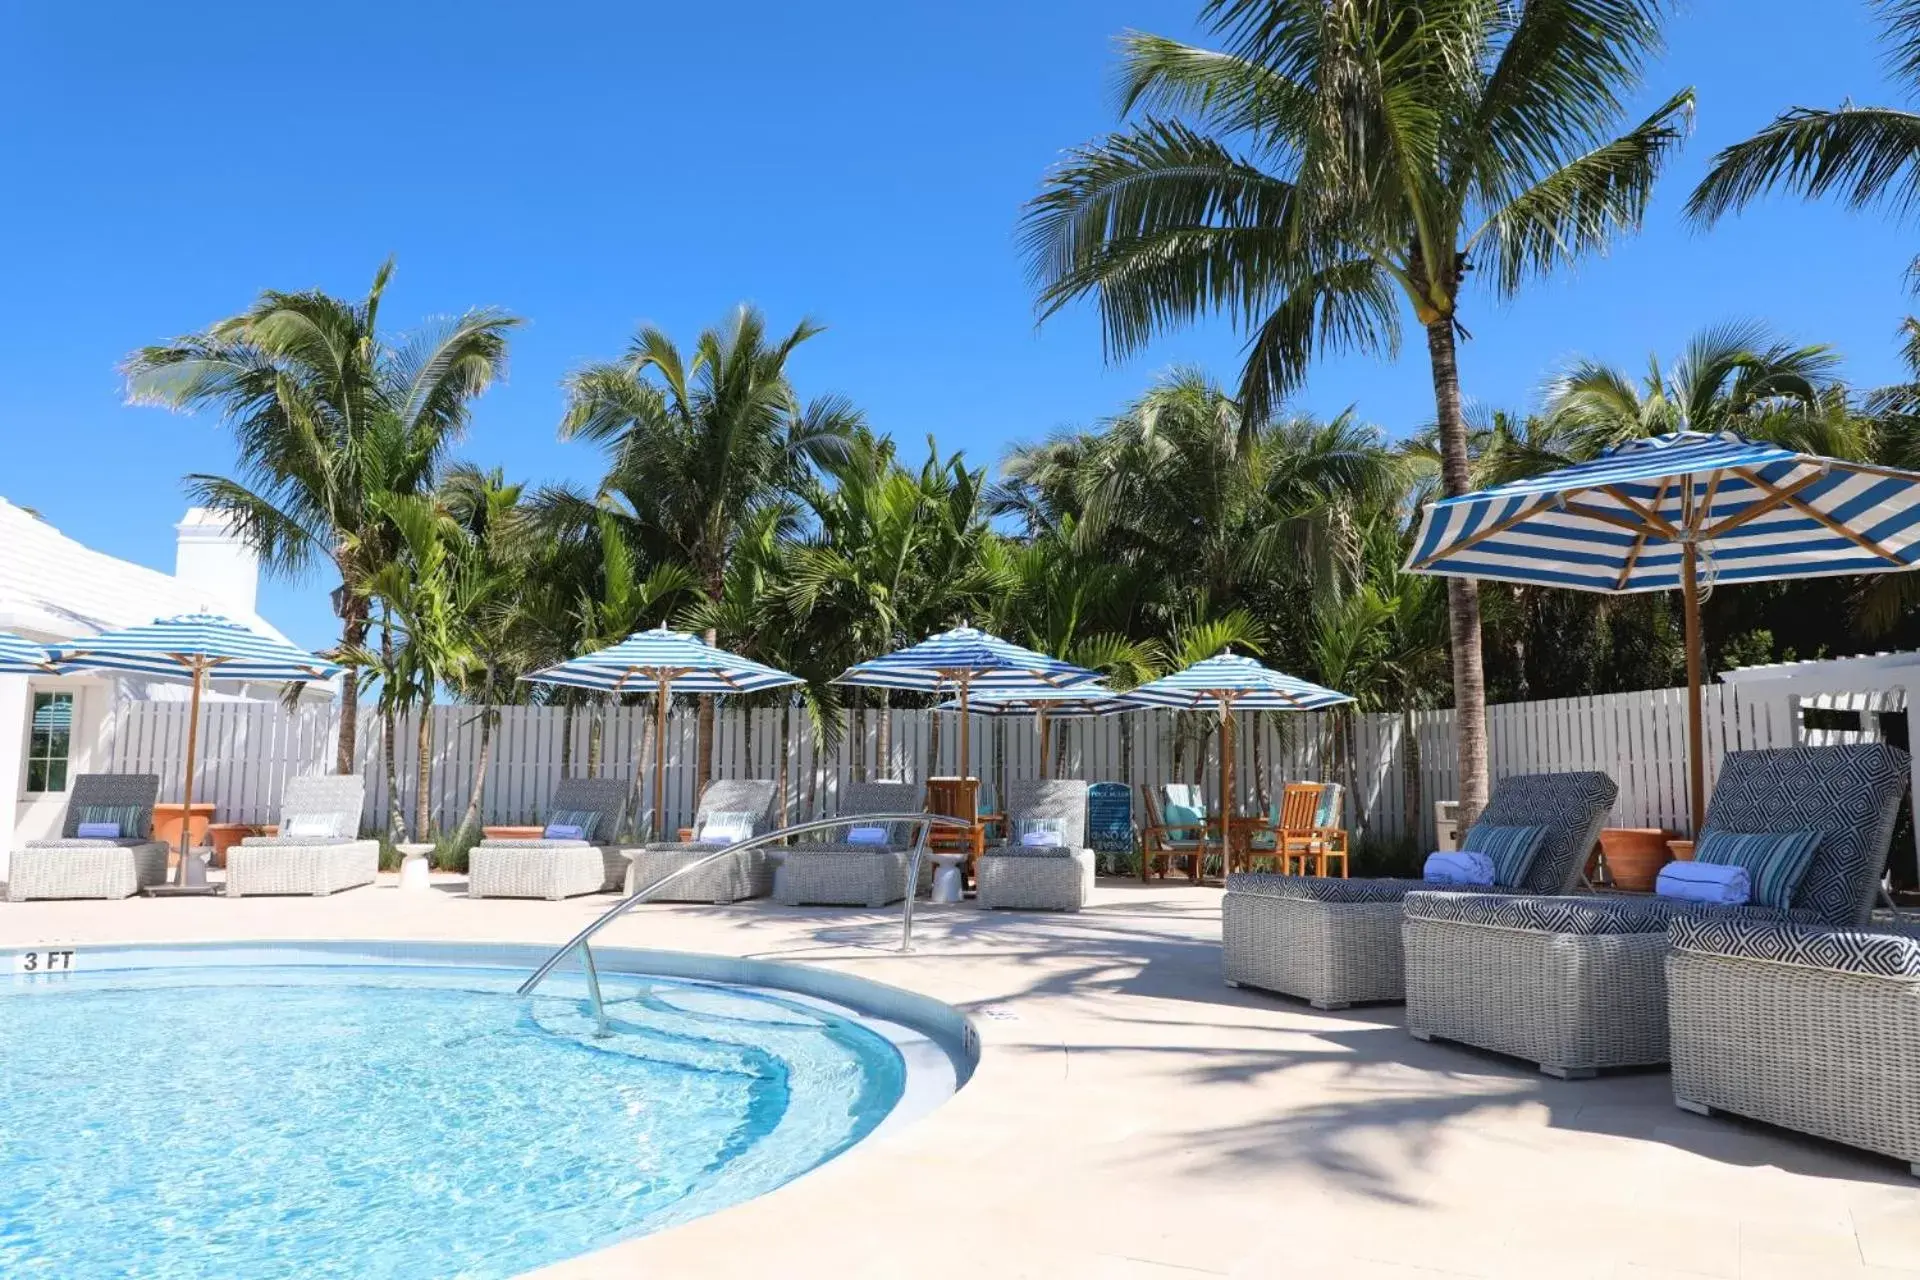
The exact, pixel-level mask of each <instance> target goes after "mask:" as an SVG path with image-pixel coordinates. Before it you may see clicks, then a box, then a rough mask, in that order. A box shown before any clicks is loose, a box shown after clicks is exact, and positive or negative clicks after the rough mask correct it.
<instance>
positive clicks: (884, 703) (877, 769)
mask: <svg viewBox="0 0 1920 1280" xmlns="http://www.w3.org/2000/svg"><path fill="white" fill-rule="evenodd" d="M879 694H880V723H879V724H878V725H876V726H874V731H873V776H874V777H876V778H891V777H892V776H893V694H892V691H891V690H887V689H882V690H880V691H879Z"/></svg>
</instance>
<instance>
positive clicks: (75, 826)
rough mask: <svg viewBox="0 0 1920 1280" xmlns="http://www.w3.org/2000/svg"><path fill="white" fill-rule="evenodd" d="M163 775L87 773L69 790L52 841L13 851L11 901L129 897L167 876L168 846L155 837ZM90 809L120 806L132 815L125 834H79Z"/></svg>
mask: <svg viewBox="0 0 1920 1280" xmlns="http://www.w3.org/2000/svg"><path fill="white" fill-rule="evenodd" d="M159 795H160V779H159V776H158V775H156V774H151V773H83V774H81V775H79V776H78V777H76V778H74V780H73V789H72V791H70V792H69V793H68V795H67V812H66V816H65V817H64V818H62V819H61V823H60V835H59V837H58V838H57V839H53V840H30V841H28V842H27V843H26V845H24V846H23V847H21V848H19V849H15V850H14V851H13V857H12V858H11V860H10V861H11V866H10V868H9V870H8V873H7V901H8V902H27V901H29V900H32V899H36V898H130V897H132V896H133V895H134V894H136V893H138V892H140V890H142V889H144V888H146V887H147V886H148V885H150V884H164V883H165V882H166V879H167V846H166V842H165V841H161V840H155V839H153V838H151V836H150V834H149V833H150V832H151V831H152V830H153V804H154V801H155V800H156V799H157V798H158V797H159ZM88 809H118V810H122V811H124V813H123V816H124V817H126V818H129V819H131V825H129V824H128V823H125V822H123V824H122V826H121V830H122V831H125V832H126V833H127V834H125V835H123V836H119V837H117V838H114V839H84V840H83V839H81V838H80V830H79V829H80V823H81V822H82V821H83V813H84V811H85V810H88Z"/></svg>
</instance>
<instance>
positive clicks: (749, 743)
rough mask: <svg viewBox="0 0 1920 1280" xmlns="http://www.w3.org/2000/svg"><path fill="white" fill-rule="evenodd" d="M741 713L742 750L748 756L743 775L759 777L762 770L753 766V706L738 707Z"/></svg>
mask: <svg viewBox="0 0 1920 1280" xmlns="http://www.w3.org/2000/svg"><path fill="white" fill-rule="evenodd" d="M736 710H738V711H739V713H740V751H741V754H742V755H744V756H745V757H746V765H745V768H746V772H745V773H743V774H742V775H741V776H742V777H746V778H758V777H759V776H760V771H759V770H758V769H756V768H754V767H753V708H752V707H738V708H736Z"/></svg>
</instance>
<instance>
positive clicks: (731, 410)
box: [560, 306, 860, 778]
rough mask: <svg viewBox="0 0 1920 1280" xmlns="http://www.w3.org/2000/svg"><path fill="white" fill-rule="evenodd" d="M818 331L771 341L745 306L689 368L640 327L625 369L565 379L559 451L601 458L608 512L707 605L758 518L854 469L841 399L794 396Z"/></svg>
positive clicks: (706, 756)
mask: <svg viewBox="0 0 1920 1280" xmlns="http://www.w3.org/2000/svg"><path fill="white" fill-rule="evenodd" d="M820 331H821V330H820V326H818V325H816V324H814V323H813V322H811V321H805V320H803V321H801V322H800V323H799V324H797V325H795V326H794V328H793V329H792V330H791V331H790V332H788V333H787V334H786V336H784V337H777V338H770V337H769V335H768V333H767V329H766V322H765V320H764V319H763V318H762V316H761V315H760V313H759V312H758V311H756V310H755V309H753V308H751V307H744V306H743V307H740V308H739V309H738V310H736V311H735V312H734V314H733V316H732V317H731V318H730V319H729V320H728V322H727V323H726V324H725V325H724V326H722V327H720V328H718V329H709V330H707V331H706V332H704V333H702V334H701V335H700V337H699V339H698V340H697V341H696V342H695V344H694V348H693V353H692V355H691V357H689V356H687V355H685V354H683V353H682V352H681V350H680V348H679V347H678V346H677V345H676V344H675V343H674V342H673V340H672V339H671V338H670V337H668V336H667V334H666V333H664V332H662V331H661V330H659V329H656V328H653V327H651V326H642V327H641V329H640V330H639V331H638V332H637V333H636V334H635V335H634V338H633V341H632V342H631V343H630V344H629V345H628V348H627V353H626V355H625V356H623V357H622V358H621V359H619V360H616V361H611V362H607V363H601V364H590V365H587V366H585V367H583V368H580V369H577V370H575V371H574V372H573V373H572V374H570V375H569V376H568V378H567V382H566V389H567V409H566V414H565V416H564V417H563V418H562V419H561V423H560V435H561V438H562V439H573V438H579V439H586V440H594V441H598V442H600V443H602V444H603V445H605V447H606V450H607V473H606V478H605V479H604V480H603V482H602V484H601V498H602V499H603V500H604V501H608V502H617V503H618V504H619V505H621V506H622V507H624V509H625V514H627V515H628V516H629V517H630V519H631V522H632V524H633V527H634V532H635V534H636V537H637V541H638V545H639V546H640V547H641V548H642V550H643V551H644V552H645V553H647V554H648V556H649V558H650V559H656V560H667V559H674V560H678V561H679V562H681V563H683V564H685V565H687V566H688V567H689V568H690V569H691V570H692V572H693V574H694V577H695V579H696V581H697V583H698V585H699V586H700V587H701V589H702V590H704V591H705V592H706V594H707V596H708V598H710V599H716V600H717V599H719V598H720V597H721V596H722V594H723V593H724V591H725V587H726V573H727V564H728V561H729V559H730V558H731V556H732V553H733V549H734V547H735V545H736V544H737V543H738V541H739V538H740V534H741V530H742V529H744V528H746V527H748V524H749V522H750V521H751V519H752V517H753V514H754V512H755V511H756V510H758V509H759V508H760V507H762V506H764V505H765V504H767V503H769V502H778V501H781V500H783V499H786V498H788V497H790V496H791V495H792V494H794V493H795V492H796V491H797V490H798V489H799V487H800V486H801V485H802V484H803V483H804V482H805V480H806V478H807V477H808V475H809V474H810V473H811V471H812V469H813V468H814V467H816V466H818V465H819V464H821V463H823V462H829V461H833V460H835V459H838V458H840V457H843V456H845V452H846V444H847V438H848V436H849V434H850V433H851V431H852V430H853V429H854V428H855V427H856V426H857V425H858V424H859V421H860V415H859V413H858V411H856V410H855V409H854V408H853V407H852V406H851V405H850V404H848V403H847V401H845V400H844V399H842V398H840V397H838V396H822V397H818V398H816V399H814V400H812V401H810V402H808V403H806V404H802V403H801V401H800V399H799V397H798V396H797V395H796V394H795V392H794V388H793V384H792V382H791V381H790V379H789V377H788V373H787V364H788V361H789V360H790V359H791V358H792V356H793V352H794V350H795V349H796V348H797V347H799V346H800V344H801V343H803V342H806V341H807V340H808V339H810V338H812V337H814V336H816V335H817V334H818V333H820ZM708 638H709V640H711V639H713V637H712V636H709V637H708ZM712 757H713V701H712V699H711V698H702V699H701V702H700V731H699V764H698V768H699V773H700V776H701V777H702V778H705V777H707V776H708V775H709V774H710V773H711V765H712Z"/></svg>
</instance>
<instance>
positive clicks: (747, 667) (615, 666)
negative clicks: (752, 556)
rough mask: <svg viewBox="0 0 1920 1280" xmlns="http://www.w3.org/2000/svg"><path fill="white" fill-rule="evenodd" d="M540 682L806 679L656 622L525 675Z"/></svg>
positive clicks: (654, 685) (751, 689)
mask: <svg viewBox="0 0 1920 1280" xmlns="http://www.w3.org/2000/svg"><path fill="white" fill-rule="evenodd" d="M521 679H523V680H530V681H533V682H534V683H536V684H559V685H568V686H570V687H572V688H576V689H600V690H604V691H606V692H609V693H657V692H659V691H661V690H662V689H663V688H664V689H666V690H667V691H668V693H669V694H673V693H758V692H760V691H761V690H762V689H777V688H780V687H781V686H782V685H790V684H803V683H805V682H804V681H803V680H801V678H800V677H799V676H796V675H789V674H788V673H786V672H785V671H781V670H779V669H777V668H775V667H769V666H767V665H766V664H765V663H761V662H755V661H754V660H753V659H751V658H743V657H741V656H740V655H739V654H737V653H728V652H727V651H726V650H725V649H717V648H715V647H714V646H713V645H710V644H708V643H706V642H705V641H704V640H701V639H699V638H697V637H695V636H691V635H689V634H687V633H686V632H684V631H673V630H670V629H668V628H666V627H655V628H654V629H653V630H651V631H636V632H634V633H633V634H632V635H630V636H628V637H627V638H626V639H625V640H622V641H621V642H620V643H619V644H616V645H609V646H608V647H607V648H605V649H596V650H594V651H593V652H592V653H583V654H581V655H580V656H579V657H577V658H571V659H568V660H567V661H566V662H562V663H560V664H558V665H557V666H552V667H547V668H546V669H545V670H542V671H536V672H534V673H533V674H532V675H529V676H522V677H521Z"/></svg>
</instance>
